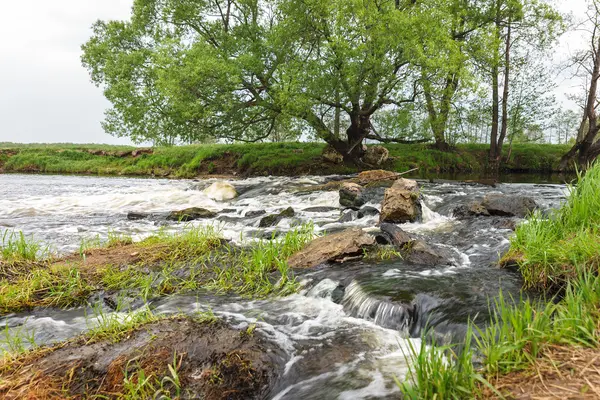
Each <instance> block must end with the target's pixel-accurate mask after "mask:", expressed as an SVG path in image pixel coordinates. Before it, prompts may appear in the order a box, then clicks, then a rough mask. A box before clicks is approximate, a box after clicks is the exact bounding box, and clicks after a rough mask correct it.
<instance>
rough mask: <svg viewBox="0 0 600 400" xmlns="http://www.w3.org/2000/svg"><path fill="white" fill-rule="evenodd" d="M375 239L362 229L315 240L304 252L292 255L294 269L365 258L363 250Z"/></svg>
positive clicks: (354, 229) (373, 242)
mask: <svg viewBox="0 0 600 400" xmlns="http://www.w3.org/2000/svg"><path fill="white" fill-rule="evenodd" d="M374 244H375V238H374V237H373V236H371V235H369V234H367V233H366V232H364V231H363V230H362V229H360V228H350V229H346V230H344V231H342V232H338V233H334V234H332V235H327V236H323V237H320V238H318V239H315V240H313V241H312V242H310V243H309V244H308V246H306V247H305V248H304V249H303V250H300V251H299V252H298V253H296V254H294V255H292V256H291V257H290V258H289V259H288V264H289V265H290V267H292V268H312V267H316V266H317V265H319V264H322V263H324V262H328V261H330V262H344V261H347V260H349V259H355V258H360V257H362V256H363V249H365V248H367V247H370V246H373V245H374Z"/></svg>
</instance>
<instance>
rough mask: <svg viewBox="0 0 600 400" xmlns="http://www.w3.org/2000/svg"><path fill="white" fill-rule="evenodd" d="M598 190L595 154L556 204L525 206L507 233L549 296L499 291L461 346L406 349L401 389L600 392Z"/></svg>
mask: <svg viewBox="0 0 600 400" xmlns="http://www.w3.org/2000/svg"><path fill="white" fill-rule="evenodd" d="M598 193H600V164H596V165H594V166H593V167H592V168H590V169H589V170H588V172H587V174H586V175H585V176H580V179H579V182H578V184H577V186H576V187H574V188H572V191H571V194H570V196H569V199H568V201H567V202H566V203H565V204H564V206H563V207H562V208H561V209H560V210H558V211H556V212H555V213H553V214H551V215H549V216H548V217H547V218H545V219H544V218H542V216H541V215H539V214H536V215H534V216H532V217H531V218H529V220H528V221H527V222H526V223H524V224H521V225H520V226H519V227H518V228H517V231H516V234H515V236H514V237H513V239H512V241H511V249H510V252H509V257H510V258H512V259H513V261H516V262H517V263H518V265H519V268H520V271H521V272H522V274H523V276H524V280H525V285H526V286H527V287H528V288H537V289H541V290H543V291H545V293H547V295H554V297H553V298H548V299H547V301H535V300H531V299H520V300H517V301H514V300H513V299H506V298H504V297H503V296H500V298H499V300H498V301H497V302H496V303H495V304H493V305H492V308H493V310H495V311H494V312H493V317H492V320H491V321H489V322H488V323H487V324H486V325H485V326H482V327H478V326H476V325H475V324H473V323H472V324H470V328H469V332H468V333H467V339H466V342H465V343H464V344H462V345H461V346H445V347H436V346H432V347H429V346H425V345H423V346H422V347H421V348H418V349H412V351H411V354H410V356H411V357H412V358H413V361H414V364H413V368H412V371H411V374H410V375H409V377H408V380H407V381H406V382H399V384H400V386H401V389H402V390H403V392H404V393H405V394H406V396H407V397H408V398H410V399H434V398H435V399H439V400H441V399H464V398H510V399H512V398H524V399H525V398H527V399H534V398H540V399H541V398H569V399H570V398H573V399H574V398H577V399H587V398H599V397H600V361H599V360H600V309H599V307H600V276H599V275H598V260H599V255H600V252H599V250H600V247H598V241H599V236H598V233H599V232H598V229H599V227H600V212H599V211H598V201H599V200H598V198H599V196H598ZM556 293H558V294H556ZM473 360H478V365H477V367H476V366H475V365H474V364H473Z"/></svg>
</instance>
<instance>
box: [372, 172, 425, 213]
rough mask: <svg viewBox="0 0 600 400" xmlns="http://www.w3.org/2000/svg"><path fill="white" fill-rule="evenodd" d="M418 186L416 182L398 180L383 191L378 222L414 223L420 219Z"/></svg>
mask: <svg viewBox="0 0 600 400" xmlns="http://www.w3.org/2000/svg"><path fill="white" fill-rule="evenodd" d="M421 213H422V212H421V202H420V201H419V186H418V184H417V182H416V181H413V180H409V179H404V178H400V179H398V180H397V181H396V182H394V184H393V185H392V187H391V188H389V189H387V190H386V191H385V196H384V199H383V203H382V205H381V214H380V216H379V221H380V222H394V223H404V222H415V221H418V220H419V219H420V218H421Z"/></svg>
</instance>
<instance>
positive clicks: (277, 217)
mask: <svg viewBox="0 0 600 400" xmlns="http://www.w3.org/2000/svg"><path fill="white" fill-rule="evenodd" d="M295 214H296V212H295V211H294V209H293V208H292V207H288V208H286V209H285V210H283V211H281V212H280V213H279V214H272V215H267V216H266V217H263V218H262V219H261V220H260V223H259V224H258V227H259V228H268V227H269V226H275V225H277V224H278V223H279V221H281V220H282V219H284V218H292V217H293V216H294V215H295Z"/></svg>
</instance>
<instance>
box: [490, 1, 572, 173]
mask: <svg viewBox="0 0 600 400" xmlns="http://www.w3.org/2000/svg"><path fill="white" fill-rule="evenodd" d="M488 4H489V8H488V12H489V13H490V15H491V16H493V23H492V24H491V26H490V30H489V33H488V36H487V38H486V39H487V40H485V42H486V43H487V46H483V47H482V48H483V49H484V50H485V49H487V48H489V49H490V50H491V51H490V52H489V55H488V54H483V57H482V58H481V64H482V65H483V68H484V69H486V70H487V71H489V73H490V75H491V82H492V84H491V92H492V116H491V132H490V152H489V159H490V165H491V166H492V167H493V168H497V166H498V164H499V162H500V158H501V156H502V147H503V144H504V140H505V138H506V136H507V133H508V127H509V123H510V121H509V97H510V94H511V82H512V80H511V79H512V78H511V74H512V72H513V61H514V60H513V59H512V55H513V54H514V52H515V51H516V50H517V48H518V47H519V46H525V47H528V48H534V49H537V50H541V49H544V48H547V47H548V46H549V45H550V44H551V43H552V41H553V40H554V39H555V38H556V37H557V35H558V34H559V33H560V32H561V29H562V17H561V16H560V14H559V13H558V12H556V11H555V10H554V9H553V8H552V7H550V6H549V5H548V4H546V3H543V2H539V1H537V0H491V1H490V2H489V3H488ZM500 77H502V86H500V82H501V81H500ZM501 87H502V96H500V88H501Z"/></svg>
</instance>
